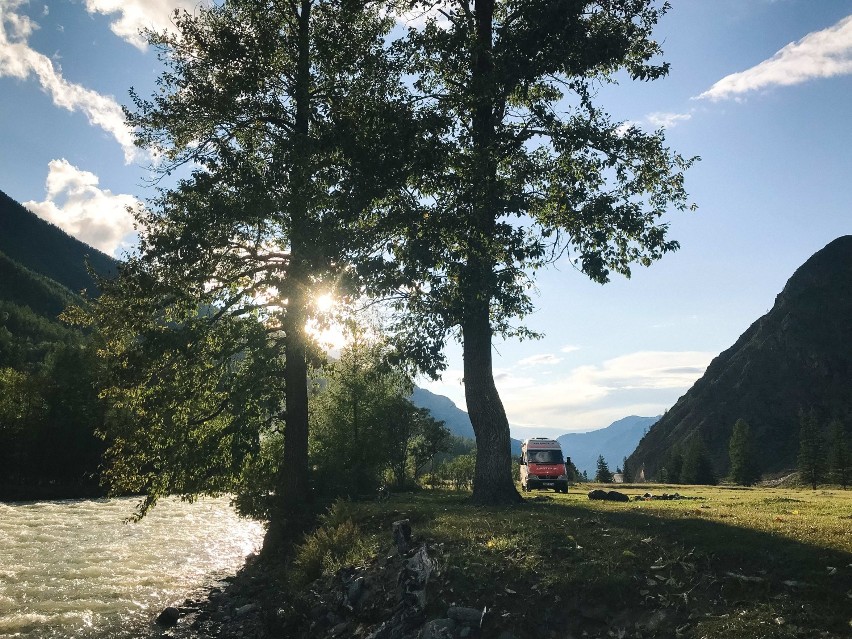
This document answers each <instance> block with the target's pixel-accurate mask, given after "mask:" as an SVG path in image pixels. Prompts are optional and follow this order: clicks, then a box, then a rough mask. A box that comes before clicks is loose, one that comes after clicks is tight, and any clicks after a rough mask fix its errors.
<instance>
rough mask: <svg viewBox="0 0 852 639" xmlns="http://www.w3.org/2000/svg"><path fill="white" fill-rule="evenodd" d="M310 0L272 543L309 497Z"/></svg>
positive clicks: (282, 540)
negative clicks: (280, 454)
mask: <svg viewBox="0 0 852 639" xmlns="http://www.w3.org/2000/svg"><path fill="white" fill-rule="evenodd" d="M310 20H311V3H310V0H302V2H301V10H300V13H299V41H298V62H297V68H296V83H295V84H296V86H295V95H294V101H295V105H296V113H295V127H294V129H295V131H294V132H295V135H294V137H293V146H294V153H293V155H294V160H293V167H292V171H291V175H290V182H291V184H290V203H289V206H288V214H289V217H290V220H289V222H290V223H289V227H290V228H289V231H290V238H289V239H290V260H289V264H288V267H287V286H286V288H287V310H286V313H285V316H284V320H283V328H284V351H285V357H286V361H285V363H284V383H285V393H286V397H285V410H286V416H285V428H284V454H283V459H282V460H281V468H280V469H279V481H278V489H279V490H280V495H279V499H278V500H277V509H276V511H275V512H273V516H272V521H271V522H270V526H269V532H268V533H267V537H266V542H267V544H266V545H268V546H269V547H270V548H273V549H277V548H279V547H281V545H282V544H285V545H286V544H288V543H290V542H293V541H295V540H296V537H297V535H298V534H299V533H300V532H301V530H302V526H303V524H304V522H305V516H304V515H305V511H306V505H307V503H308V502H309V501H310V497H311V495H310V483H309V467H308V365H307V346H306V335H305V322H306V321H307V303H308V299H309V291H308V285H309V277H308V276H309V271H310V260H309V255H310V251H309V242H310V241H311V238H310V236H309V229H308V224H307V222H308V213H309V206H310V202H309V194H308V184H309V181H310V166H311V148H310V128H309V127H310V73H311V67H310Z"/></svg>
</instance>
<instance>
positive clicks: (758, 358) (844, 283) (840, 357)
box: [629, 235, 852, 478]
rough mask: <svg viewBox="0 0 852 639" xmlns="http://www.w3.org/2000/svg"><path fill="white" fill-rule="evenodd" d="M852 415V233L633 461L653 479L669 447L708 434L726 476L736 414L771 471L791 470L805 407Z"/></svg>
mask: <svg viewBox="0 0 852 639" xmlns="http://www.w3.org/2000/svg"><path fill="white" fill-rule="evenodd" d="M811 409H813V410H814V411H815V412H816V415H817V417H818V418H819V419H820V421H821V423H822V424H823V427H825V426H826V425H827V422H828V420H829V419H831V418H833V417H840V418H841V419H845V420H847V423H849V420H852V236H850V235H847V236H843V237H840V238H838V239H836V240H834V241H833V242H831V243H829V244H828V245H827V246H826V247H825V248H823V249H822V250H820V251H818V252H817V253H815V254H814V255H813V256H811V258H810V259H808V260H807V261H806V262H805V263H804V264H803V265H802V266H801V267H800V268H799V269H798V270H797V271H796V272H795V273H794V274H793V276H792V277H791V278H790V280H789V281H788V282H787V284H786V286H785V287H784V290H783V291H781V293H780V294H779V295H778V296H777V297H776V299H775V304H774V306H773V307H772V309H771V310H770V311H769V312H768V313H767V314H766V315H764V316H763V317H761V318H760V319H758V320H757V321H756V322H754V324H752V325H751V326H750V327H749V328H748V330H747V331H746V332H745V333H743V334H742V336H740V338H739V339H738V340H737V342H736V343H735V344H734V345H733V346H731V347H730V348H729V349H728V350H726V351H724V352H723V353H721V354H720V355H719V356H718V357H717V358H716V359H714V360H713V362H711V364H710V366H709V367H708V368H707V371H706V372H705V374H704V376H703V377H702V378H701V379H699V380H698V381H697V382H696V383H695V385H694V386H693V387H692V388H691V389H690V390H689V391H688V392H687V393H686V394H685V395H684V396H683V397H681V398H680V399H679V400H678V401H677V403H676V404H675V405H674V407H673V408H672V409H671V410H669V411H668V412H667V413H666V415H664V416H663V417H662V418H661V419H660V421H659V422H657V424H656V425H654V427H652V428H651V430H650V431H649V432H648V434H647V435H646V436H645V437H643V438H642V441H641V442H640V443H639V445H638V447H637V449H636V451H635V452H634V454H633V455H632V456H631V457H630V462H629V463H631V465H632V466H633V467H634V468H639V467H640V466H641V465H642V464H644V466H645V475H646V477H648V478H651V477H653V476H654V473H655V472H656V470H657V468H658V465H659V463H660V461H661V459H662V458H663V457H664V456H665V455H666V454H667V452H669V451H671V450H673V449H675V448H680V449H681V450H686V448H687V447H688V446H689V444H690V443H691V440H692V438H694V437H697V436H700V437H702V438H703V440H704V442H705V444H706V445H707V449H708V451H709V453H710V457H711V460H712V463H713V466H714V470H715V472H716V473H717V475H719V476H724V475H725V474H726V473H727V472H728V469H729V461H728V443H729V440H730V437H731V432H732V430H733V426H734V422H736V420H737V419H740V418H742V419H745V420H746V421H747V422H748V423H749V425H750V426H751V429H752V432H753V433H754V435H755V437H756V440H757V442H758V449H759V451H760V459H759V461H760V463H761V470H762V471H763V472H764V473H767V472H777V471H781V470H784V469H787V468H792V467H794V466H795V463H796V455H797V451H798V433H799V412H800V411H802V410H804V411H809V410H811Z"/></svg>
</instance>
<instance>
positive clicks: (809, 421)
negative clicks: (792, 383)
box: [797, 409, 825, 490]
mask: <svg viewBox="0 0 852 639" xmlns="http://www.w3.org/2000/svg"><path fill="white" fill-rule="evenodd" d="M799 424H800V428H799V457H798V460H797V467H798V470H799V475H800V476H801V478H802V480H803V481H804V482H806V483H808V484H810V485H811V488H812V489H813V490H816V487H817V485H818V484H819V483H820V482H821V481H822V480H823V479H824V478H825V453H824V451H823V443H822V436H821V435H820V432H819V422H818V421H817V416H816V413H815V412H814V410H813V409H811V410H809V411H807V412H805V411H801V412H800V413H799Z"/></svg>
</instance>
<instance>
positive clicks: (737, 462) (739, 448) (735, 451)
mask: <svg viewBox="0 0 852 639" xmlns="http://www.w3.org/2000/svg"><path fill="white" fill-rule="evenodd" d="M728 455H729V458H730V462H731V481H733V482H734V483H736V484H742V485H743V486H751V485H752V484H753V483H754V482H755V481H757V480H758V479H759V478H760V469H759V467H758V465H757V451H756V450H755V448H754V438H753V437H752V434H751V428H750V427H749V425H748V423H747V422H746V421H745V420H744V419H738V420H737V421H736V423H735V424H734V431H733V433H732V434H731V441H730V443H729V444H728Z"/></svg>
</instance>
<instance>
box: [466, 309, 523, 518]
mask: <svg viewBox="0 0 852 639" xmlns="http://www.w3.org/2000/svg"><path fill="white" fill-rule="evenodd" d="M475 307H476V308H472V309H469V312H468V316H467V319H466V320H465V322H464V326H463V327H462V332H463V340H464V341H463V346H464V394H465V400H466V402H467V411H468V414H469V415H470V422H471V424H472V425H473V432H474V434H475V435H476V471H475V474H474V477H473V502H474V503H476V504H513V503H516V502H519V501H521V496H520V494H519V493H518V491H517V489H516V488H515V482H514V481H513V479H512V440H511V438H510V436H509V420H508V419H507V418H506V411H505V409H504V408H503V402H501V401H500V395H499V394H498V393H497V386H496V385H495V384H494V371H493V367H492V360H491V320H490V317H489V313H488V303H487V302H482V303H479V304H476V305H475Z"/></svg>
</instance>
